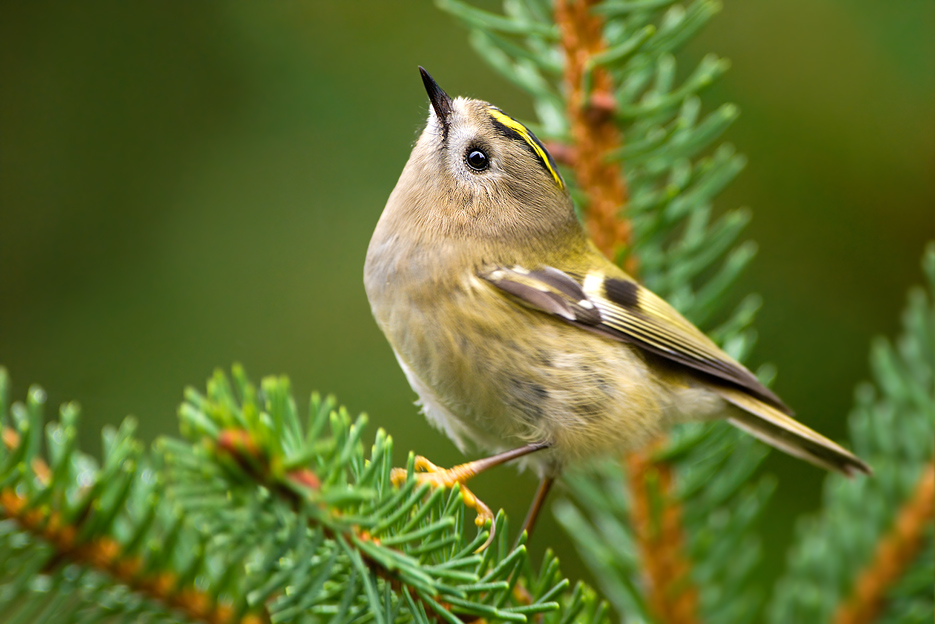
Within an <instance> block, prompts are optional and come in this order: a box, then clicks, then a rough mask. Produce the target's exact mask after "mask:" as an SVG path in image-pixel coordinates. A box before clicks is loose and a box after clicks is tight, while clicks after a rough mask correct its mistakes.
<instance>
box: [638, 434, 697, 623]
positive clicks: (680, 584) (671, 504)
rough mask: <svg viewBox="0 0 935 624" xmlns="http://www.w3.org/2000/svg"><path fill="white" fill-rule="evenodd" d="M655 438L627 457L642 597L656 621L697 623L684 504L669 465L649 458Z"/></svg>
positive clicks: (695, 593) (694, 589)
mask: <svg viewBox="0 0 935 624" xmlns="http://www.w3.org/2000/svg"><path fill="white" fill-rule="evenodd" d="M662 442H663V440H661V439H660V440H658V441H657V442H656V444H653V445H651V446H649V447H647V448H645V449H641V450H640V451H636V452H633V453H628V454H627V457H626V465H627V477H628V480H629V483H628V486H629V489H630V494H631V507H630V510H631V511H630V521H631V523H632V525H633V526H632V528H633V533H634V534H635V535H636V542H637V546H638V548H639V550H640V559H641V561H642V564H643V572H644V576H645V580H644V582H645V584H646V591H645V595H646V602H647V604H648V605H649V609H650V612H651V613H652V614H653V616H654V617H655V619H656V621H658V622H665V623H672V624H674V623H678V624H690V623H694V622H698V621H699V620H698V616H697V613H698V590H697V588H696V587H695V585H694V584H693V583H692V582H691V579H690V576H689V574H690V572H691V564H690V562H689V560H688V559H687V558H686V557H685V556H684V552H683V549H684V547H685V539H684V531H683V529H682V507H681V505H679V504H678V502H677V501H675V500H674V498H673V491H674V489H675V487H674V479H673V477H674V475H673V474H672V467H671V466H669V465H668V464H666V463H660V462H655V461H653V459H652V455H653V450H655V449H656V448H658V446H659V445H661V444H662Z"/></svg>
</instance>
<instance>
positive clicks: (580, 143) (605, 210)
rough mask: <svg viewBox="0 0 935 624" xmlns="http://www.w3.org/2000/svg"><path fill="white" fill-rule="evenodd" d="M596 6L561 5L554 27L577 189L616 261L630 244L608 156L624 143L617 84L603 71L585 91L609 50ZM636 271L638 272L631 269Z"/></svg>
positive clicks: (601, 244) (577, 0) (616, 171)
mask: <svg viewBox="0 0 935 624" xmlns="http://www.w3.org/2000/svg"><path fill="white" fill-rule="evenodd" d="M591 4H592V3H591V2H587V1H585V0H559V1H558V2H557V3H556V5H555V21H556V23H557V24H558V25H559V28H560V29H561V34H562V48H563V49H564V51H565V88H566V90H567V100H568V119H569V121H570V122H571V138H572V141H573V143H574V148H573V151H572V152H570V153H572V154H574V158H573V159H572V161H571V165H572V168H573V170H574V172H575V179H576V180H577V182H578V185H579V186H580V187H581V188H582V189H583V190H584V191H585V193H586V194H587V196H588V205H587V214H588V219H587V226H588V231H589V233H590V235H591V238H592V239H593V240H594V243H595V244H596V245H597V247H598V249H600V250H601V251H602V252H604V254H605V255H606V256H607V257H609V258H614V257H615V256H616V254H617V252H618V251H620V250H621V249H622V248H626V246H628V245H629V243H630V234H631V232H630V224H629V222H628V221H626V220H625V219H622V218H620V211H621V210H623V208H624V206H625V205H626V203H627V189H626V186H625V184H624V181H623V174H622V171H621V169H620V166H619V165H618V164H617V163H616V162H609V161H607V160H606V158H605V157H606V155H607V154H608V153H610V152H611V151H613V150H615V149H617V148H619V147H620V145H621V144H622V140H623V137H622V136H621V134H620V130H619V129H618V128H617V125H616V124H615V123H614V118H613V111H614V108H615V102H614V95H613V93H614V91H613V82H612V80H611V77H610V74H609V73H608V72H607V71H606V70H605V69H604V68H602V67H596V68H594V70H593V73H592V80H591V85H592V87H591V91H590V92H588V93H585V92H584V90H583V88H582V79H583V78H584V75H585V72H586V68H587V66H588V62H589V59H590V58H591V57H592V56H593V55H595V54H597V53H599V52H600V51H601V50H603V49H604V48H605V43H604V39H603V36H602V34H601V31H602V27H603V20H602V19H601V18H600V17H599V16H597V15H593V14H592V13H591V12H590V7H591ZM627 268H628V269H631V270H633V269H635V268H636V267H635V266H632V267H631V266H628V267H627Z"/></svg>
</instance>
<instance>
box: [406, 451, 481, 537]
mask: <svg viewBox="0 0 935 624" xmlns="http://www.w3.org/2000/svg"><path fill="white" fill-rule="evenodd" d="M478 464H479V462H468V463H466V464H459V465H457V466H454V467H452V468H448V469H445V468H440V467H438V466H436V465H435V464H433V463H432V462H430V461H429V460H428V459H426V458H425V457H422V456H421V455H416V459H415V469H416V471H417V472H416V473H415V474H413V477H415V479H416V481H417V482H418V483H420V484H422V483H428V484H429V485H431V486H433V487H446V488H449V489H451V488H453V487H454V486H455V485H458V486H459V487H460V489H461V497H462V500H463V502H464V506H465V507H468V508H470V509H473V510H474V511H476V512H477V517H476V518H475V519H474V524H476V525H477V526H478V527H483V526H484V525H486V524H487V521H488V520H489V521H490V534H489V535H488V536H487V540H486V541H485V542H484V543H483V544H482V545H481V547H480V548H478V549H477V550H476V551H475V552H481V551H483V550H484V549H486V548H487V547H488V546H490V544H491V542H493V537H494V532H495V527H496V523H495V522H494V516H493V512H491V511H490V507H488V506H487V505H486V504H485V503H484V501H482V500H481V499H479V498H477V496H475V495H474V493H473V492H471V490H469V489H468V487H467V485H465V483H466V482H467V481H468V479H470V478H471V477H473V476H475V475H476V474H477V473H478V472H480V470H478V467H479V466H478ZM407 476H408V473H407V471H406V469H405V468H393V471H392V472H391V473H390V480H391V481H392V482H393V485H400V484H402V483H405V482H406V478H407Z"/></svg>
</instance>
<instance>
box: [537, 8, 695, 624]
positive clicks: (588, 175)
mask: <svg viewBox="0 0 935 624" xmlns="http://www.w3.org/2000/svg"><path fill="white" fill-rule="evenodd" d="M591 4H592V3H591V2H588V1H587V0H559V1H558V2H557V3H556V5H555V21H556V23H557V24H558V25H559V28H560V30H561V42H562V47H563V48H564V51H565V59H566V62H565V76H564V78H565V87H566V90H567V97H568V117H569V120H570V122H571V137H572V140H573V145H571V146H567V147H566V149H565V153H566V154H567V155H568V157H569V158H568V161H569V164H570V165H571V167H572V168H573V170H574V173H575V178H576V180H577V182H578V185H579V186H580V187H581V189H582V190H583V191H584V193H585V194H586V196H587V207H586V208H587V210H586V214H587V227H588V231H589V233H590V234H591V237H592V239H593V240H594V242H595V244H596V245H597V246H598V248H599V249H600V250H601V251H602V252H603V253H604V254H605V255H606V256H607V257H609V258H611V259H614V258H616V257H617V255H618V253H619V252H620V251H621V250H625V249H627V247H628V246H629V245H630V243H631V236H632V229H631V227H630V223H629V221H628V220H627V219H626V218H625V216H624V215H623V210H624V208H625V207H626V203H627V199H628V197H627V188H626V185H625V183H624V177H623V170H622V168H621V167H620V165H619V164H617V163H616V162H611V161H609V160H608V159H607V158H606V157H607V155H608V154H609V153H610V152H612V151H615V150H618V149H619V148H620V147H621V146H622V145H623V136H622V135H621V132H620V130H619V129H618V128H617V126H616V123H615V122H614V118H613V111H614V109H615V106H616V103H615V101H614V96H613V93H614V89H613V81H612V78H611V76H610V74H609V73H608V72H607V71H606V70H604V69H603V68H602V67H595V68H593V70H592V74H591V80H590V84H591V91H590V92H588V93H585V92H584V90H583V84H584V83H583V78H584V76H585V74H586V71H587V68H588V64H589V61H590V59H591V58H592V57H593V56H594V55H595V54H597V53H599V52H601V51H602V50H603V49H605V47H606V44H605V42H604V40H603V36H602V28H603V21H602V19H601V18H600V16H598V15H595V14H593V13H592V12H591V11H590V7H591ZM624 268H626V270H627V271H629V272H630V273H631V274H633V275H635V274H636V273H637V271H638V268H639V267H638V264H637V258H636V257H635V256H634V255H633V254H628V256H627V260H626V265H625V267H624ZM661 443H662V441H661V440H657V441H656V442H655V443H654V444H651V445H648V446H647V447H646V448H645V449H643V450H641V451H637V452H633V453H630V454H628V455H627V457H626V459H625V462H626V464H627V468H628V470H627V473H628V478H629V489H630V494H631V497H632V503H633V507H632V508H633V518H632V521H633V530H634V534H635V536H636V539H637V544H638V547H639V551H640V556H641V559H642V561H643V569H644V574H645V586H646V598H647V603H648V604H649V606H650V609H651V610H652V614H653V616H654V617H655V618H656V619H657V620H658V621H659V622H664V623H675V622H678V623H680V624H681V623H692V622H696V621H698V616H697V610H698V594H697V589H696V588H695V587H694V586H693V584H692V583H691V582H690V579H689V571H690V569H691V565H690V562H689V560H688V558H687V557H686V556H685V553H684V548H685V537H684V530H683V528H682V509H681V506H680V505H679V504H678V502H677V501H676V499H675V497H674V495H673V490H674V487H673V472H672V468H671V466H669V465H667V464H665V463H657V462H655V461H653V459H652V449H653V448H656V447H658V445H659V444H661Z"/></svg>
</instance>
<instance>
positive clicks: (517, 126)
mask: <svg viewBox="0 0 935 624" xmlns="http://www.w3.org/2000/svg"><path fill="white" fill-rule="evenodd" d="M488 112H489V113H490V116H491V117H493V118H494V119H496V120H497V121H498V122H500V123H502V124H503V125H504V126H506V127H507V128H509V129H510V130H512V131H513V132H515V133H516V134H518V135H520V136H521V137H522V138H523V140H524V141H526V143H527V144H528V145H529V147H531V148H532V151H534V152H535V153H536V155H537V156H538V157H539V158H541V159H542V162H543V164H545V166H546V169H548V170H549V173H551V174H552V177H553V178H555V182H556V183H558V185H559V187H561V188H565V183H564V182H562V178H561V176H559V175H558V171H556V170H555V167H554V166H553V165H552V157H551V156H549V153H548V152H546V151H545V148H544V147H542V145H540V144H539V141H538V140H537V139H536V138H535V137H534V136H533V135H532V133H531V132H530V131H529V128H527V127H526V126H524V125H523V124H521V123H520V122H518V121H516V120H515V119H513V118H512V117H510V116H509V115H507V114H506V113H504V112H503V111H501V110H500V109H498V108H490V109H488Z"/></svg>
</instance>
